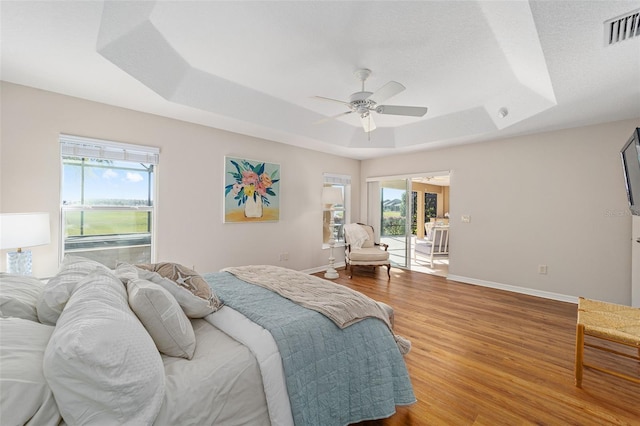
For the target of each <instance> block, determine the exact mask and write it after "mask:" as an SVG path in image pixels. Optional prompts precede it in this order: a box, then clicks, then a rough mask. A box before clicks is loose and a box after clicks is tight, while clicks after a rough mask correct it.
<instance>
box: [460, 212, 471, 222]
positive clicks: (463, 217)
mask: <svg viewBox="0 0 640 426" xmlns="http://www.w3.org/2000/svg"><path fill="white" fill-rule="evenodd" d="M462 222H463V223H469V222H471V216H469V215H468V214H464V215H462Z"/></svg>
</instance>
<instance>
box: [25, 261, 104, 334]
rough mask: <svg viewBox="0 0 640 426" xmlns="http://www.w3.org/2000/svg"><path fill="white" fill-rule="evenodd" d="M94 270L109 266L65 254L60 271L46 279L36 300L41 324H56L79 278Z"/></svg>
mask: <svg viewBox="0 0 640 426" xmlns="http://www.w3.org/2000/svg"><path fill="white" fill-rule="evenodd" d="M95 270H102V271H109V268H107V267H106V266H104V265H102V264H101V263H98V262H96V261H94V260H89V259H86V258H84V257H78V256H68V255H67V256H65V258H64V261H63V262H62V265H61V266H60V271H59V272H58V273H57V274H56V276H55V277H53V278H51V279H50V280H49V281H47V284H46V285H45V286H44V291H43V292H42V297H41V299H40V300H39V301H38V307H37V310H38V319H39V320H40V322H41V323H43V324H49V325H56V322H57V321H58V317H59V316H60V313H61V312H62V310H63V309H64V306H65V305H66V304H67V301H68V300H69V297H71V293H73V290H74V289H75V288H76V286H77V285H78V283H79V282H80V280H82V279H83V278H84V277H86V276H87V275H89V274H90V273H92V272H93V271H95Z"/></svg>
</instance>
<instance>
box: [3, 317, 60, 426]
mask: <svg viewBox="0 0 640 426" xmlns="http://www.w3.org/2000/svg"><path fill="white" fill-rule="evenodd" d="M52 332H53V327H51V326H50V325H44V324H40V323H38V322H34V321H29V320H26V319H22V318H0V389H2V396H1V397H0V413H2V414H1V415H0V417H1V420H2V421H1V423H2V424H3V425H33V426H35V425H38V426H40V425H46V426H48V425H51V426H53V425H57V424H58V423H60V419H61V417H60V413H59V412H58V406H57V405H56V401H55V399H54V398H53V393H52V392H51V389H50V388H49V385H48V384H47V381H46V380H45V378H44V375H43V374H42V358H43V355H44V350H45V348H46V347H47V342H49V338H50V337H51V333H52Z"/></svg>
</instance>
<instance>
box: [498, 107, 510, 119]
mask: <svg viewBox="0 0 640 426" xmlns="http://www.w3.org/2000/svg"><path fill="white" fill-rule="evenodd" d="M507 115H509V110H508V109H506V108H505V107H502V108H500V109H499V110H498V117H500V118H505V117H506V116H507Z"/></svg>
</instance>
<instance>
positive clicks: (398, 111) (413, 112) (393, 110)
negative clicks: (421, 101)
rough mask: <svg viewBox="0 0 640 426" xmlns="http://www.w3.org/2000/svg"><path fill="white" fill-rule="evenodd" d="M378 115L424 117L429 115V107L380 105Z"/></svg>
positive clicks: (377, 108) (377, 109)
mask: <svg viewBox="0 0 640 426" xmlns="http://www.w3.org/2000/svg"><path fill="white" fill-rule="evenodd" d="M376 112H377V113H378V114H391V115H409V116H411V117H422V116H423V115H425V114H426V113H427V107H414V106H400V105H378V106H377V107H376Z"/></svg>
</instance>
